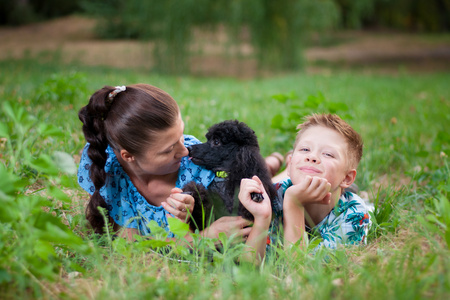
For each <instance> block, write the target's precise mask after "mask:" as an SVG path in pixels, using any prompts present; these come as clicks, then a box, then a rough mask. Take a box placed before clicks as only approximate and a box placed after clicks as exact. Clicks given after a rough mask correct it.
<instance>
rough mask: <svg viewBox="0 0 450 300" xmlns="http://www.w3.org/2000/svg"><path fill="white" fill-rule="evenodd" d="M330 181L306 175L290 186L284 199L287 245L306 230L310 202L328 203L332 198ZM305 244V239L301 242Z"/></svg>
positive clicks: (285, 238)
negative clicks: (307, 210)
mask: <svg viewBox="0 0 450 300" xmlns="http://www.w3.org/2000/svg"><path fill="white" fill-rule="evenodd" d="M330 187H331V185H330V183H329V182H328V181H327V180H326V179H324V178H319V177H314V176H305V177H304V178H303V179H302V180H301V181H300V182H299V183H297V184H295V185H292V186H290V187H289V188H288V189H287V190H286V192H285V194H284V200H283V220H284V221H283V222H284V241H285V245H289V244H295V243H296V242H297V241H298V240H299V239H301V238H303V234H304V232H305V208H304V205H306V204H309V203H321V204H328V203H330V200H331V193H330ZM301 245H302V246H304V245H305V241H302V242H301Z"/></svg>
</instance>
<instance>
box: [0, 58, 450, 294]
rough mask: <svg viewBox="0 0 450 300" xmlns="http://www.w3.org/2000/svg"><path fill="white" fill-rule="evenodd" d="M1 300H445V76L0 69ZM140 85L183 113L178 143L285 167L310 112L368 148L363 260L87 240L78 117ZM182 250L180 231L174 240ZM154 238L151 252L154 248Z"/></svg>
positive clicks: (351, 253) (354, 255)
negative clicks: (333, 120) (340, 123)
mask: <svg viewBox="0 0 450 300" xmlns="http://www.w3.org/2000/svg"><path fill="white" fill-rule="evenodd" d="M0 69H1V70H2V72H0V99H1V100H0V101H1V104H0V105H1V108H2V109H1V111H0V138H1V140H0V141H1V142H0V178H1V180H0V201H1V205H0V232H1V234H0V297H1V298H2V299H8V298H9V299H12V298H21V299H22V298H44V299H52V298H57V299H80V298H82V299H84V298H87V299H91V298H95V299H124V298H133V299H143V298H149V299H152V298H159V299H187V298H189V299H210V298H219V299H230V298H232V299H250V298H251V299H274V298H275V299H308V298H314V299H328V298H337V299H355V298H364V299H380V298H383V299H420V298H431V299H446V298H448V297H449V296H450V271H449V270H450V260H449V257H450V255H449V254H450V251H449V249H450V219H449V216H450V205H449V199H448V195H449V191H450V185H449V173H450V172H449V166H448V154H449V140H450V138H449V133H448V124H449V121H450V113H449V112H450V101H449V97H450V91H449V89H448V82H449V80H450V74H448V73H441V74H438V73H437V74H426V75H412V74H408V73H400V74H398V75H383V76H381V75H368V74H363V73H352V72H337V71H336V72H334V73H332V74H331V75H329V74H328V75H320V74H317V75H306V74H291V75H286V76H283V77H276V78H267V79H255V80H245V81H239V80H234V79H226V78H221V79H212V78H203V79H198V78H192V77H168V76H159V75H155V74H147V73H143V72H139V71H136V70H134V71H133V70H116V69H106V68H88V67H83V68H82V67H75V66H74V67H65V68H64V69H63V68H60V67H59V66H58V65H56V64H54V65H52V64H47V65H41V64H39V63H37V62H36V61H16V62H0ZM138 82H145V83H150V84H153V85H156V86H158V87H160V88H162V89H164V90H166V91H168V92H169V93H170V94H171V95H172V96H173V97H174V98H175V99H176V101H177V102H178V103H179V105H180V108H181V111H182V115H183V119H184V121H185V124H186V133H189V134H193V135H195V136H197V137H199V138H200V140H203V141H204V140H205V138H204V134H205V132H206V130H207V128H208V127H209V126H211V125H212V124H214V123H216V122H219V121H222V120H225V119H235V118H236V119H239V120H240V121H244V122H246V123H247V124H248V125H249V126H251V127H252V128H253V129H254V130H255V131H256V133H257V134H258V138H259V142H260V144H261V149H262V152H263V154H264V155H268V154H269V153H271V152H273V151H280V152H287V151H288V150H290V148H291V147H292V143H293V141H294V136H295V131H293V130H292V129H293V128H294V126H295V125H296V124H297V123H299V122H300V121H301V117H302V116H304V115H305V114H308V113H310V112H320V111H323V112H336V113H338V114H340V115H342V116H343V117H344V118H345V119H346V120H348V121H349V123H350V124H352V125H353V126H354V127H355V129H356V130H357V131H359V132H360V133H361V134H362V136H363V138H364V141H365V149H364V155H363V160H362V162H361V164H360V167H359V170H358V176H357V183H358V185H359V188H360V190H361V192H363V193H365V195H367V198H369V200H370V201H371V202H372V203H373V204H374V207H375V209H374V211H373V212H372V219H373V225H372V228H371V231H370V235H369V239H368V245H367V246H364V247H353V248H340V249H337V250H335V251H329V250H326V249H322V250H319V251H315V250H314V246H315V245H317V243H318V241H319V240H317V239H315V240H312V241H310V245H309V247H308V249H306V250H299V249H298V247H295V246H293V247H291V248H288V249H282V248H273V249H272V251H271V252H270V253H269V254H268V256H267V258H266V260H265V261H264V262H263V264H262V265H261V266H260V267H254V266H251V265H248V264H245V263H236V261H237V260H238V258H239V256H240V254H241V253H242V252H243V251H245V249H244V247H243V246H242V244H239V243H234V242H233V240H232V239H228V238H226V237H224V236H220V240H221V242H222V244H223V245H224V247H223V248H224V250H223V251H222V252H218V251H216V250H215V247H214V241H212V240H206V239H201V238H200V237H199V236H197V235H195V234H194V243H193V245H194V247H193V250H192V251H189V249H188V248H186V247H183V246H181V245H180V243H177V242H171V243H167V242H165V241H164V239H158V238H156V239H154V240H147V239H143V238H137V240H136V242H134V243H129V242H126V241H125V240H123V239H120V238H118V239H114V236H113V234H112V232H111V231H109V233H108V234H106V235H103V236H97V235H94V234H92V233H91V232H90V231H89V230H88V227H87V224H86V221H85V219H84V213H83V207H84V204H85V203H86V200H87V199H88V195H87V194H86V193H85V192H84V191H82V189H81V188H80V187H78V186H77V184H76V175H75V174H74V172H75V171H76V164H77V162H78V160H79V155H80V151H81V149H82V148H83V146H84V138H83V136H82V132H81V124H80V122H79V120H78V118H77V112H78V110H79V109H80V108H81V107H82V106H83V105H85V104H86V103H87V101H88V99H89V96H90V94H92V93H93V92H94V91H95V90H97V89H99V88H101V87H102V86H104V85H113V86H114V85H127V84H132V83H138ZM171 228H174V230H175V231H176V232H178V233H179V235H180V236H182V235H183V233H184V232H186V230H187V229H186V227H185V226H183V224H181V223H179V222H178V223H177V222H174V223H173V224H171ZM154 232H155V234H157V235H158V234H159V235H160V236H161V237H162V238H163V237H164V232H158V231H157V226H155V228H154Z"/></svg>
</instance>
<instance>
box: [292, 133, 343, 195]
mask: <svg viewBox="0 0 450 300" xmlns="http://www.w3.org/2000/svg"><path fill="white" fill-rule="evenodd" d="M347 147H348V146H347V142H346V141H345V139H344V137H342V136H341V135H340V134H339V133H338V132H337V131H335V130H333V129H330V128H327V127H324V126H321V125H316V126H313V127H310V128H308V129H306V130H305V131H304V132H303V133H302V135H301V137H300V140H299V141H298V143H297V145H296V147H295V149H294V151H293V153H292V158H291V161H290V163H289V166H288V169H287V172H288V175H289V176H290V177H291V180H292V183H293V184H297V183H299V182H300V181H301V180H302V179H303V178H304V177H305V176H307V175H309V176H317V177H322V178H325V179H327V180H328V182H329V183H330V184H331V191H335V190H336V189H337V188H338V187H340V184H341V183H342V181H343V180H344V178H345V176H346V174H347V172H348V161H347Z"/></svg>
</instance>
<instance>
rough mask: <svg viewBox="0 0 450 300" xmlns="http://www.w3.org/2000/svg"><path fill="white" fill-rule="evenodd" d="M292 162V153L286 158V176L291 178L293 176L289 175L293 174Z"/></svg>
mask: <svg viewBox="0 0 450 300" xmlns="http://www.w3.org/2000/svg"><path fill="white" fill-rule="evenodd" d="M291 160H292V153H290V154H289V155H288V156H286V174H287V176H289V177H290V176H291V174H289V173H291V172H290V168H289V165H290V163H291Z"/></svg>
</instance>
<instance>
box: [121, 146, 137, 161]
mask: <svg viewBox="0 0 450 300" xmlns="http://www.w3.org/2000/svg"><path fill="white" fill-rule="evenodd" d="M120 157H122V159H123V160H124V161H126V162H128V163H130V162H133V161H134V156H133V155H131V154H130V152H128V151H127V150H124V149H122V150H120Z"/></svg>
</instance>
